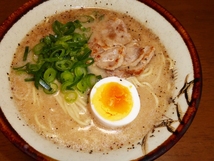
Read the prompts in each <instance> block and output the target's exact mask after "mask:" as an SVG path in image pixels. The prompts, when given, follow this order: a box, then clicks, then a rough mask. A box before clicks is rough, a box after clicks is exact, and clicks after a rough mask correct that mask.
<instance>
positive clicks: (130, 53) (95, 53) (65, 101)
mask: <svg viewBox="0 0 214 161" xmlns="http://www.w3.org/2000/svg"><path fill="white" fill-rule="evenodd" d="M68 22H75V23H74V25H73V26H74V27H76V29H75V31H71V30H70V28H69V27H71V26H72V23H68ZM145 23H146V22H145ZM53 24H55V26H54V27H53ZM64 24H67V25H64ZM53 28H54V29H53ZM60 29H61V30H60ZM62 30H63V31H62ZM69 32H70V33H69ZM56 33H57V34H56ZM63 34H65V35H63ZM78 34H79V36H80V37H78ZM50 35H51V36H50ZM76 35H77V38H76V39H75V40H74V41H73V42H70V40H71V39H74V37H75V36H76ZM81 36H82V37H81ZM83 38H85V39H84V43H85V44H83V46H81V47H80V48H79V49H80V50H81V51H80V50H79V49H78V51H79V52H83V51H84V52H85V51H87V52H86V53H87V56H86V58H85V57H84V56H85V55H84V54H82V55H84V56H82V55H81V56H82V57H81V58H79V57H78V59H77V58H76V57H77V56H76V55H75V54H76V53H75V52H76V50H75V52H74V51H73V49H74V48H75V49H76V47H77V46H78V45H80V43H82V42H83V41H82V39H83ZM38 44H40V45H38ZM45 44H46V45H47V44H49V45H50V46H49V47H52V48H54V50H55V51H54V52H53V53H51V54H50V55H51V56H53V55H54V56H55V57H54V58H53V57H51V56H50V57H51V58H52V59H51V58H50V57H45V56H44V55H42V54H41V53H40V52H43V53H44V52H45V51H46V50H45V49H44V46H45ZM35 45H36V46H37V47H35ZM70 46H71V47H70ZM26 47H27V48H26ZM58 47H59V48H58ZM55 48H57V49H55ZM89 49H90V50H89ZM44 50H45V51H44ZM47 50H48V49H47ZM64 51H65V52H64ZM84 52H83V53H84ZM24 53H25V54H24ZM88 53H89V54H88ZM63 54H65V55H63ZM66 54H67V55H66ZM24 55H25V56H24ZM62 55H63V56H62ZM65 59H68V60H66V61H65ZM85 60H87V61H85ZM45 61H46V62H47V64H49V65H50V66H48V67H46V66H45V65H44V64H45V63H46V62H45ZM58 61H60V62H61V64H60V65H59V63H58ZM72 61H74V62H73V64H72V63H71V64H72V65H70V64H69V63H68V62H72ZM81 61H85V63H86V64H87V65H86V67H85V66H84V69H86V70H85V71H84V72H86V74H88V75H93V76H95V77H93V78H96V79H92V80H94V81H95V82H96V81H99V79H101V78H104V77H108V76H117V77H121V78H125V79H127V80H128V81H130V82H132V83H133V84H134V85H135V87H136V88H137V91H138V93H139V97H140V102H141V109H140V113H139V114H138V116H137V118H136V119H135V120H134V121H133V122H131V123H130V124H128V125H126V126H124V127H121V128H112V129H111V128H106V127H104V126H102V125H101V124H100V123H99V122H98V121H97V120H96V119H94V117H93V115H92V114H91V110H90V103H89V99H88V97H89V94H90V89H91V87H92V86H89V87H87V88H86V89H85V90H82V87H83V86H84V81H83V82H81V83H82V84H81V85H82V86H79V85H77V84H78V83H77V84H75V83H74V84H73V85H71V84H72V83H70V84H69V81H70V82H71V81H74V80H77V79H76V78H77V75H78V74H77V73H78V72H77V71H78V70H77V69H76V66H77V65H78V64H80V62H81ZM38 62H39V63H40V64H39V63H38ZM62 62H67V63H62ZM88 62H89V63H88ZM29 64H30V65H29ZM38 64H39V65H38ZM41 66H42V67H43V68H44V70H43V71H46V74H44V73H43V74H41V72H40V75H39V76H38V75H34V74H35V73H37V71H40V70H41V68H42V67H41ZM74 66H75V67H74ZM45 67H46V68H45ZM63 67H64V68H65V70H62V68H63ZM173 67H174V62H173V61H172V60H171V59H170V58H169V57H168V53H167V52H166V50H165V48H164V46H163V45H162V44H161V43H160V41H159V38H158V37H157V36H156V35H154V34H153V33H152V31H150V30H149V29H147V28H146V27H144V26H143V25H142V24H140V23H139V22H137V21H136V20H135V19H133V18H132V17H130V16H129V15H128V14H126V13H124V14H122V13H116V12H112V11H108V10H103V9H96V8H90V9H74V10H70V11H66V12H63V13H57V14H55V15H53V16H51V17H46V18H44V20H43V21H42V22H41V23H40V24H38V25H36V26H35V27H34V28H33V29H32V30H31V31H30V32H29V33H28V34H27V35H26V36H25V37H24V38H23V41H22V42H20V44H18V47H17V50H16V53H15V54H14V59H13V61H12V64H11V73H10V82H11V89H12V92H13V99H14V101H15V103H16V105H17V108H18V110H19V112H20V114H21V116H22V119H24V120H25V121H26V122H27V125H28V126H29V127H31V128H32V129H34V130H35V131H36V132H37V133H38V134H39V135H42V136H44V137H45V138H46V139H48V140H50V141H52V142H53V143H55V144H58V145H61V146H65V147H68V148H71V149H73V150H75V151H83V152H90V153H91V152H102V153H109V152H110V151H111V150H114V149H120V148H122V147H124V146H127V147H130V146H131V147H134V146H135V145H136V146H137V144H138V142H141V141H142V139H143V138H144V136H145V135H146V134H147V133H148V132H149V131H150V130H152V129H153V127H154V125H155V124H156V123H157V121H158V120H160V119H161V117H162V116H163V113H164V112H165V111H166V110H167V109H168V107H169V104H170V103H172V93H173V91H174V89H175V87H174V76H173ZM26 68H28V69H26ZM73 68H75V69H73ZM78 69H82V68H78ZM41 71H42V70H41ZM51 71H54V72H52V73H51ZM71 71H73V73H72V72H71ZM80 71H82V70H80ZM69 72H70V73H69ZM38 73H39V72H38ZM38 73H37V74H38ZM53 73H55V75H54V74H53ZM45 75H47V76H46V77H47V78H45ZM53 75H54V76H53ZM65 75H66V76H65ZM79 75H80V76H82V77H81V78H82V79H83V75H81V74H79ZM72 76H73V77H72ZM52 77H54V78H55V79H54V80H52ZM36 81H37V84H36V83H35V82H36ZM66 81H67V82H66ZM65 82H66V83H68V85H67V86H66V85H65V84H66V83H65ZM92 82H93V81H92ZM95 82H93V83H95ZM35 84H36V86H35ZM55 88H57V90H56V91H54V92H52V90H54V89H55ZM68 88H69V89H68ZM50 89H51V90H50ZM68 91H72V92H73V91H75V94H74V93H72V92H71V93H69V92H68ZM68 93H69V94H68Z"/></svg>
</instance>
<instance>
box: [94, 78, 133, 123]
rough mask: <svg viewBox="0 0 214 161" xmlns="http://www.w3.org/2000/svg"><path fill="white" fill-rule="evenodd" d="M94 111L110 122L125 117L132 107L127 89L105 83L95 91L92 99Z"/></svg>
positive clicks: (131, 100)
mask: <svg viewBox="0 0 214 161" xmlns="http://www.w3.org/2000/svg"><path fill="white" fill-rule="evenodd" d="M92 103H93V105H94V107H95V109H96V111H97V112H98V113H99V114H100V115H101V116H102V117H103V118H105V119H108V120H110V121H117V120H121V119H123V118H124V117H126V116H127V115H128V114H129V113H130V112H131V109H132V107H133V98H132V94H131V92H130V90H129V87H126V86H123V85H121V84H119V83H116V82H110V83H105V84H103V85H101V86H100V87H98V88H97V89H96V92H95V94H94V96H93V98H92Z"/></svg>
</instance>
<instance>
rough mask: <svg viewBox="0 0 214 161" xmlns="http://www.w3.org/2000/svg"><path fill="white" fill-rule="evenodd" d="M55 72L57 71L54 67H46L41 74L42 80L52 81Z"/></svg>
mask: <svg viewBox="0 0 214 161" xmlns="http://www.w3.org/2000/svg"><path fill="white" fill-rule="evenodd" d="M56 74H57V71H56V70H55V69H54V68H48V69H47V70H46V71H45V73H44V75H43V77H44V80H45V81H46V82H48V83H50V82H53V81H54V80H55V78H56Z"/></svg>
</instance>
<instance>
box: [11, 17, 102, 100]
mask: <svg viewBox="0 0 214 161" xmlns="http://www.w3.org/2000/svg"><path fill="white" fill-rule="evenodd" d="M80 20H81V21H84V22H93V21H94V17H93V16H83V17H81V18H80ZM80 20H75V21H70V22H67V23H65V24H63V23H61V22H59V21H57V20H56V21H54V22H53V24H52V30H53V32H54V33H53V34H49V35H47V36H44V37H43V38H41V39H40V41H39V42H38V44H36V45H35V46H34V47H33V48H32V49H31V50H32V61H30V60H29V61H28V63H26V64H25V65H23V66H20V67H14V68H13V69H14V70H17V71H19V72H26V73H28V74H29V75H30V77H29V78H26V79H25V81H26V82H28V81H34V85H35V87H36V88H37V89H39V88H40V87H41V88H43V91H44V92H45V93H47V94H53V93H55V92H56V91H57V90H58V85H57V84H56V83H53V82H58V83H59V86H60V90H61V92H62V93H63V94H65V95H66V94H67V93H70V92H71V91H72V92H75V90H78V91H80V92H83V93H84V92H86V91H87V90H88V89H89V88H92V86H93V85H94V84H95V83H96V81H98V80H99V78H98V76H95V75H93V74H88V70H87V67H88V66H90V65H92V64H93V63H94V59H93V58H92V57H90V54H91V49H90V48H89V47H88V44H87V43H88V40H89V38H90V36H87V35H91V33H86V32H89V31H90V28H86V27H84V26H83V25H82V22H81V21H80ZM76 29H78V30H77V31H76ZM29 52H30V49H29V47H28V46H26V47H25V51H24V55H23V61H26V60H27V59H28V54H29ZM72 92H71V93H72ZM76 97H77V96H76V95H75V94H74V93H72V94H68V95H66V96H65V99H66V101H68V102H73V101H75V100H76Z"/></svg>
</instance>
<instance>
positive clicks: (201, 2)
mask: <svg viewBox="0 0 214 161" xmlns="http://www.w3.org/2000/svg"><path fill="white" fill-rule="evenodd" d="M155 1H156V2H157V3H159V4H160V5H162V6H163V7H164V8H166V9H167V10H168V11H169V12H171V13H172V14H173V15H174V16H175V17H176V18H177V19H178V20H179V21H180V22H181V24H182V25H183V26H184V28H185V29H186V30H187V32H188V33H189V35H190V36H191V38H192V40H193V42H194V44H195V46H196V49H197V51H198V54H199V57H200V60H201V64H202V70H203V93H202V98H201V102H200V106H199V110H198V112H197V114H196V117H195V119H194V121H193V123H192V124H191V126H190V128H189V129H188V130H187V132H186V134H185V135H184V136H183V137H182V138H181V140H180V141H179V142H178V143H177V144H176V145H175V146H173V147H172V148H171V149H170V150H169V151H168V152H166V153H165V154H164V155H162V156H161V157H160V158H158V159H157V161H214V107H213V105H214V93H213V91H214V73H213V70H214V1H213V0H171V1H170V0H155ZM24 2H27V0H7V1H6V0H0V23H2V22H3V21H4V20H5V19H6V17H7V16H9V15H10V14H11V13H12V12H13V11H14V10H16V9H17V8H18V7H19V6H21V5H22V4H23V3H24ZM14 160H16V161H19V160H22V161H25V160H28V161H30V160H33V159H32V158H30V157H29V156H27V155H26V154H24V153H23V152H21V151H20V150H19V149H17V148H16V147H15V146H14V145H13V144H12V143H11V142H9V141H8V140H7V139H6V137H5V136H4V135H3V134H2V133H1V132H0V161H14Z"/></svg>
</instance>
